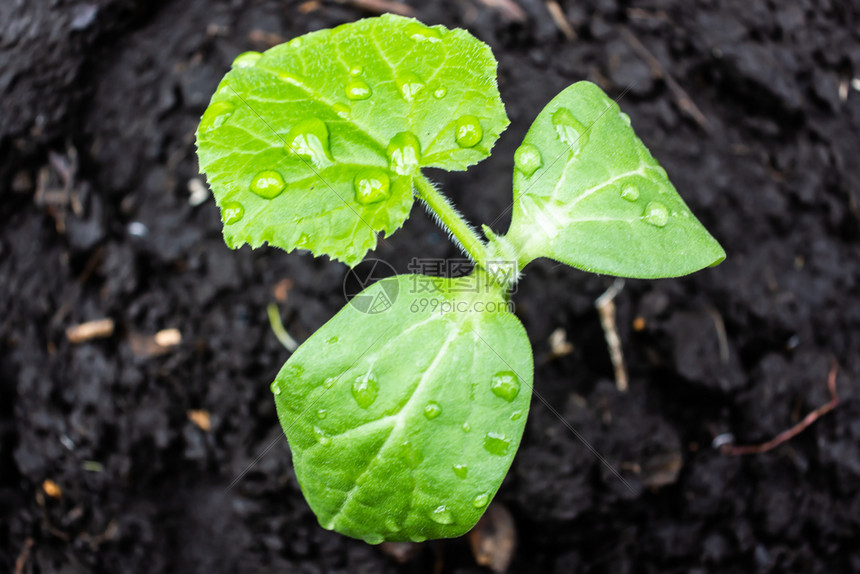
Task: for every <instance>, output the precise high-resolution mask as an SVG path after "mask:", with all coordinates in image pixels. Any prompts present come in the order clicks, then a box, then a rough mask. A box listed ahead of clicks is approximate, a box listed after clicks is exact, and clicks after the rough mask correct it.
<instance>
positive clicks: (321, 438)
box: [314, 427, 331, 445]
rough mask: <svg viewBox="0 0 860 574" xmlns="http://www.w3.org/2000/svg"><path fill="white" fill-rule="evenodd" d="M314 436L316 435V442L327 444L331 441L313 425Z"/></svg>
mask: <svg viewBox="0 0 860 574" xmlns="http://www.w3.org/2000/svg"><path fill="white" fill-rule="evenodd" d="M314 436H316V437H317V442H318V443H320V444H323V445H325V444H328V443H329V442H331V439H330V438H329V436H328V435H327V434H326V433H325V431H323V430H322V429H321V428H320V427H314Z"/></svg>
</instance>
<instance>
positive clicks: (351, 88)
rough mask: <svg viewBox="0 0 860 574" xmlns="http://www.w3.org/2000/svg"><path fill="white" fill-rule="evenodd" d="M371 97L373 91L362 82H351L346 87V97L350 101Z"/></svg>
mask: <svg viewBox="0 0 860 574" xmlns="http://www.w3.org/2000/svg"><path fill="white" fill-rule="evenodd" d="M372 95H373V90H372V89H371V88H370V86H369V85H368V83H367V82H365V81H364V80H353V81H351V82H350V83H348V84H347V85H346V97H347V98H349V99H350V100H366V99H367V98H369V97H370V96H372Z"/></svg>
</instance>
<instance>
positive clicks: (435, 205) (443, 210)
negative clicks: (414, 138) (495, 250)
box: [413, 175, 487, 267]
mask: <svg viewBox="0 0 860 574" xmlns="http://www.w3.org/2000/svg"><path fill="white" fill-rule="evenodd" d="M413 181H414V182H415V188H416V189H417V191H418V197H419V198H420V199H421V200H422V201H423V202H424V203H425V204H426V205H427V207H428V208H429V209H430V211H432V212H433V213H434V215H436V218H437V219H438V221H439V224H440V225H441V226H443V227H444V228H446V229H447V230H448V231H449V232H450V233H451V235H452V236H453V238H454V239H456V241H457V243H459V244H460V247H461V248H462V249H463V251H465V252H466V254H467V255H469V257H471V258H472V261H474V262H475V264H477V265H480V266H481V267H486V265H487V248H486V246H485V245H484V242H483V241H482V240H481V238H480V236H479V235H478V234H477V232H476V231H475V230H474V229H472V227H471V226H470V225H469V224H468V223H467V222H466V220H465V219H463V216H462V215H460V213H459V212H458V211H457V210H456V209H455V208H454V206H453V205H451V202H450V201H448V198H447V197H445V196H444V195H442V194H441V193H439V191H438V190H437V189H436V188H435V187H434V186H433V184H432V183H430V182H429V181H428V180H427V178H426V177H424V176H423V175H418V176H416V177H415V178H414V180H413Z"/></svg>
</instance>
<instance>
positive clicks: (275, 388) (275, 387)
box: [269, 381, 281, 396]
mask: <svg viewBox="0 0 860 574" xmlns="http://www.w3.org/2000/svg"><path fill="white" fill-rule="evenodd" d="M269 390H271V391H272V394H273V395H275V396H278V395H280V394H281V385H280V384H279V383H278V381H274V382H272V384H271V385H270V386H269Z"/></svg>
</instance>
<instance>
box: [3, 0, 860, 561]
mask: <svg viewBox="0 0 860 574" xmlns="http://www.w3.org/2000/svg"><path fill="white" fill-rule="evenodd" d="M489 4H495V5H497V6H502V8H504V7H507V10H504V9H499V8H491V7H488V6H487V5H489ZM559 5H560V7H561V11H562V12H563V13H564V15H565V16H566V18H567V20H568V22H569V24H570V26H571V30H572V31H573V33H574V34H575V36H576V38H575V39H568V38H566V37H565V35H564V33H563V32H562V31H561V30H560V28H559V26H558V25H557V24H556V23H555V21H554V20H553V18H552V16H551V13H550V12H549V10H548V9H547V7H546V5H545V3H543V2H539V1H538V0H517V1H516V2H513V1H511V2H498V3H492V2H481V1H477V0H474V1H467V0H460V1H454V0H450V1H444V2H433V3H431V2H417V1H412V2H409V3H408V5H406V6H407V7H411V8H410V10H411V12H412V13H413V14H414V15H416V16H417V17H419V18H421V19H422V20H424V21H425V22H428V23H432V24H436V23H442V24H445V25H447V26H463V27H467V28H469V29H470V30H471V31H472V32H473V33H474V34H475V35H477V36H478V37H479V38H481V39H482V40H484V41H486V42H488V43H489V44H490V45H491V46H492V48H493V50H494V52H495V54H496V56H497V57H498V59H499V61H500V79H499V83H500V90H501V93H502V97H503V99H504V101H505V102H506V105H507V109H508V114H509V116H510V118H511V120H512V125H511V127H510V128H509V130H508V131H507V132H506V133H505V134H504V135H503V137H502V139H501V140H500V141H499V143H498V144H497V146H496V150H495V154H494V156H493V158H491V159H490V160H487V161H485V162H483V163H482V164H480V165H478V166H476V167H475V168H473V169H471V170H469V172H467V173H459V174H434V175H436V176H437V179H438V180H439V181H440V182H442V184H443V185H444V189H445V190H446V192H447V193H449V194H450V195H451V196H452V197H453V198H454V200H455V201H456V202H457V204H458V205H459V206H461V208H462V211H463V212H464V213H465V214H466V215H467V217H468V218H469V219H470V220H471V221H476V222H482V221H483V222H487V221H493V220H494V219H495V218H496V217H497V216H498V215H499V214H500V213H502V212H503V211H504V209H505V207H507V205H508V203H509V201H510V174H511V170H512V164H513V161H512V154H513V150H514V149H515V148H516V146H517V144H518V143H519V141H520V140H521V138H522V136H523V135H524V133H525V131H526V129H527V128H528V126H529V124H530V122H531V121H532V120H533V118H534V116H535V115H536V114H537V112H538V111H539V110H540V109H541V107H542V106H543V105H544V104H545V103H546V102H548V101H549V100H550V99H551V98H552V97H553V96H554V95H555V94H556V93H557V92H558V91H560V90H561V89H562V88H564V87H565V86H567V85H568V84H570V83H572V82H574V81H577V80H581V79H589V80H592V81H595V82H597V83H598V84H600V85H601V86H602V87H603V88H604V89H605V90H607V92H608V93H610V94H611V95H613V96H614V97H620V98H621V99H620V104H621V106H622V109H624V110H625V111H626V112H627V113H628V114H629V115H630V116H631V117H632V119H633V125H634V127H635V128H636V130H637V132H638V133H639V134H640V136H641V137H642V139H643V140H644V141H645V142H646V144H647V145H648V146H649V147H650V149H651V150H652V152H653V153H654V155H655V156H656V157H657V158H658V159H659V160H660V161H661V162H662V163H663V165H664V166H665V167H666V169H667V171H668V172H669V175H670V177H671V178H672V179H673V181H674V182H675V184H676V186H677V188H678V189H679V191H680V193H681V194H682V195H683V197H684V198H685V200H686V201H687V202H688V204H689V205H690V207H691V208H692V209H693V211H694V212H695V213H696V214H697V215H698V216H699V217H700V219H701V220H702V221H703V223H704V224H705V225H706V226H707V227H708V228H709V229H710V230H711V231H712V232H713V234H714V235H715V236H716V237H717V238H718V239H719V240H720V241H721V242H722V244H723V246H724V247H725V249H726V251H727V252H728V259H727V260H726V262H725V263H723V264H722V265H720V266H719V267H717V268H714V269H709V270H706V271H703V272H701V273H698V274H695V275H693V276H691V277H687V278H682V279H674V280H662V281H632V280H631V281H627V282H626V286H625V288H624V290H623V291H622V292H621V294H620V295H619V296H618V298H617V299H616V303H617V306H618V312H617V320H618V327H619V331H620V337H621V341H622V344H623V349H624V353H625V358H626V361H627V367H628V370H629V373H630V390H629V392H627V393H626V394H622V393H619V392H618V391H617V390H616V388H615V385H614V382H613V370H612V365H611V362H610V359H609V354H608V352H607V350H606V346H605V343H604V338H603V333H602V331H601V327H600V322H599V319H598V316H597V313H596V311H595V309H594V300H595V299H596V298H597V296H599V295H600V293H602V292H603V291H604V290H605V289H606V288H607V286H609V285H610V284H611V283H612V279H611V278H607V277H598V276H593V275H588V274H586V273H582V272H579V271H575V270H572V269H569V268H566V267H563V266H557V265H554V264H553V263H551V262H547V261H543V262H538V263H536V264H534V265H533V266H531V267H529V269H527V273H526V276H525V278H524V280H523V281H522V282H521V284H520V288H519V291H518V293H517V294H516V296H515V302H516V306H517V314H518V315H519V317H520V318H521V319H522V321H523V323H524V324H525V326H526V329H527V330H528V332H529V335H530V337H531V339H532V343H533V346H534V349H535V359H536V372H535V381H536V384H535V390H536V392H537V393H539V394H540V395H541V396H542V397H543V398H545V399H546V402H547V403H548V404H549V405H552V407H553V409H555V410H556V411H557V412H558V413H559V414H560V415H561V417H559V416H556V414H555V413H554V412H552V411H551V410H550V409H549V408H548V407H547V405H546V404H544V403H543V402H541V401H540V400H538V399H535V401H534V403H533V406H532V413H531V417H530V420H529V422H528V425H527V428H526V433H525V437H524V441H523V445H522V448H521V450H520V452H519V454H518V455H517V458H516V460H515V461H514V464H513V467H512V470H511V472H510V474H509V475H508V477H507V479H506V480H505V482H504V484H503V486H502V488H501V490H500V492H499V494H498V496H497V498H496V502H495V503H496V504H500V505H504V506H505V507H506V508H507V509H508V510H510V512H511V514H512V516H513V519H514V524H515V525H516V529H517V532H518V535H517V549H516V552H515V554H514V558H513V562H512V563H511V565H510V571H511V572H560V573H561V572H613V573H621V572H753V571H755V572H852V571H853V572H860V544H858V542H860V495H858V491H860V400H859V399H860V394H858V389H857V385H858V380H860V379H858V377H860V352H858V351H860V208H858V202H860V171H858V169H857V157H858V155H857V154H858V150H860V91H858V90H860V81H858V80H856V79H855V80H854V83H853V87H852V79H854V78H857V77H860V4H858V3H857V2H856V1H853V0H797V1H791V2H777V1H767V2H766V1H762V0H743V1H741V0H699V1H696V2H693V1H684V2H681V1H670V0H642V1H629V2H628V1H620V0H588V1H581V2H572V1H567V2H564V1H561V2H559ZM511 7H513V8H518V10H516V9H514V10H512V9H511ZM368 15H371V14H370V13H368V12H366V11H363V10H360V9H357V8H354V7H352V6H351V5H350V3H349V2H344V3H335V2H321V3H320V2H304V3H298V2H274V1H251V0H231V1H208V0H186V1H168V2H161V3H158V2H145V1H143V0H98V1H96V0H92V1H91V2H81V1H77V0H67V1H64V2H48V1H46V0H40V1H36V2H32V1H27V0H6V1H5V2H3V3H0V98H2V99H0V198H2V208H0V222H2V224H0V517H2V518H1V519H0V571H3V572H24V573H45V574H47V573H54V572H57V573H59V572H62V573H67V574H68V573H76V572H99V573H101V572H104V573H114V572H129V573H134V572H147V573H148V572H182V573H193V572H207V573H219V572H237V571H241V572H306V573H317V572H350V573H352V572H458V573H465V572H481V571H485V570H484V569H483V568H482V567H480V566H478V565H476V563H475V561H474V558H473V557H472V555H471V552H470V550H469V545H468V543H467V541H465V540H464V539H460V540H451V541H440V542H434V543H426V544H424V545H422V546H421V547H420V548H418V549H417V555H416V556H415V557H414V558H412V559H411V560H410V561H408V562H406V563H405V564H399V563H398V562H397V561H395V559H394V558H392V557H391V556H390V555H388V554H386V553H385V552H384V551H383V550H382V549H381V548H380V547H373V546H368V545H366V544H364V543H362V542H359V541H355V540H351V539H347V538H344V537H341V536H339V535H337V534H334V533H331V532H327V531H325V530H323V529H322V528H320V527H319V526H318V525H317V523H316V521H315V519H314V517H313V515H312V514H311V512H310V511H309V510H308V508H307V506H306V504H305V503H304V501H303V499H302V497H301V494H300V492H299V489H298V486H297V483H296V480H295V476H294V474H293V472H292V470H291V466H290V460H289V451H288V449H287V446H286V444H285V441H282V440H277V439H278V437H280V436H281V430H280V428H279V426H278V424H277V420H276V416H275V410H274V404H273V401H272V400H271V396H270V394H269V390H268V382H269V381H271V380H272V378H273V377H274V375H275V373H276V372H277V370H278V368H279V367H280V365H281V364H282V363H283V362H284V361H285V359H286V358H287V356H288V353H287V352H286V351H285V350H284V348H283V347H282V346H281V345H280V344H279V343H278V342H277V340H276V339H275V338H274V336H273V335H272V333H271V331H270V328H269V324H268V321H267V319H266V306H267V304H268V303H269V302H271V301H273V300H274V295H273V290H274V289H275V288H276V287H277V286H279V285H280V290H281V291H283V290H284V288H285V287H286V286H287V284H284V283H282V281H283V280H284V279H289V280H290V282H291V283H290V284H289V287H290V288H289V290H288V296H287V299H286V302H284V303H282V304H281V310H282V312H283V314H284V317H285V325H286V327H287V329H288V330H289V332H290V333H291V334H292V335H293V336H294V337H296V338H297V339H299V340H303V339H305V338H306V337H307V336H308V335H309V334H310V333H312V332H313V331H314V330H315V329H316V328H318V327H319V326H320V325H322V324H323V323H324V322H325V321H326V320H327V319H328V318H329V317H330V316H332V315H333V314H334V313H335V312H336V311H337V310H338V309H339V308H340V307H341V305H342V304H343V295H342V281H343V278H344V275H345V272H346V270H345V268H344V267H343V266H342V265H340V264H335V263H331V262H329V261H328V260H324V259H321V260H314V259H312V258H311V257H309V256H307V255H304V256H302V255H297V254H292V255H289V256H287V255H286V254H284V253H283V252H281V251H278V250H276V249H261V250H258V251H257V252H252V251H251V250H249V249H247V248H243V249H241V250H239V251H238V252H232V251H230V250H228V249H227V248H226V247H225V246H224V243H223V241H222V239H221V237H220V229H219V228H220V222H219V217H218V213H217V209H216V208H215V206H214V205H213V203H212V202H211V201H206V202H204V203H202V204H200V205H192V203H194V202H190V201H189V199H191V198H192V197H193V194H192V191H193V190H194V187H195V185H196V184H195V183H191V185H190V187H189V182H193V180H194V178H197V177H198V175H197V167H196V160H195V157H194V146H193V132H194V130H195V128H196V125H197V121H198V118H199V116H200V114H201V113H202V111H203V109H204V107H205V105H206V103H207V101H208V98H209V95H210V94H211V93H212V92H213V91H214V88H215V86H216V85H217V82H218V81H219V79H220V77H221V76H222V75H223V74H224V72H225V71H226V70H227V68H228V66H229V63H230V61H231V60H232V58H233V57H234V56H235V55H236V54H238V53H239V52H242V51H244V50H248V49H265V48H266V47H268V45H270V44H271V43H273V42H277V41H279V39H287V38H290V37H293V36H297V35H300V34H302V33H305V32H307V31H311V30H316V29H320V28H324V27H329V26H332V25H335V24H338V23H342V22H346V21H351V20H354V19H357V18H359V17H363V16H368ZM691 103H692V104H693V105H694V106H695V109H697V110H698V113H697V112H696V111H695V110H694V109H693V107H691ZM506 224H507V223H506V220H505V218H503V219H502V220H501V221H500V222H499V223H498V224H496V228H497V230H498V231H503V230H504V229H505V226H506ZM416 254H421V255H423V256H434V257H446V256H456V255H457V253H456V250H455V249H454V248H453V247H451V245H450V244H449V243H448V242H447V240H446V238H445V236H444V235H443V234H442V233H440V232H439V231H438V229H436V228H435V227H434V225H433V222H432V221H430V220H429V219H428V218H427V217H426V216H425V215H424V213H423V211H422V210H421V209H420V208H417V207H416V208H415V209H414V211H413V216H412V218H411V219H410V221H409V222H408V224H407V226H406V228H405V229H404V230H402V231H400V232H398V233H397V234H396V235H394V236H393V237H392V238H391V240H389V241H387V242H386V243H385V246H384V247H382V248H380V250H379V251H378V252H377V253H376V256H378V257H381V258H384V259H386V260H388V261H390V262H392V264H393V265H394V266H395V267H397V268H398V269H400V270H404V269H405V268H406V264H407V263H408V261H409V259H410V258H411V257H412V256H413V255H416ZM100 318H111V319H113V321H114V323H115V329H114V332H113V334H112V335H111V336H109V337H107V338H103V339H98V340H92V341H89V342H86V343H81V344H76V345H75V344H72V343H70V341H69V340H68V338H67V336H66V328H67V327H69V326H72V325H76V324H79V323H83V322H86V321H90V320H93V319H100ZM170 328H176V329H178V330H179V331H180V333H181V335H182V341H181V343H180V344H179V345H177V346H174V347H170V348H169V349H166V352H164V351H165V349H161V348H157V347H153V346H152V342H151V341H150V340H149V337H151V336H153V335H154V334H155V333H157V332H159V331H161V330H163V329H170ZM556 329H564V330H565V331H566V333H567V339H568V341H569V342H570V343H571V344H572V351H571V352H570V353H568V354H566V355H564V356H561V357H554V356H553V354H552V353H551V348H550V344H549V341H548V339H549V336H550V334H551V333H552V332H553V331H555V330H556ZM832 361H835V362H836V364H838V366H839V371H838V376H837V380H836V383H837V390H838V393H839V396H840V399H841V402H840V404H839V405H838V406H837V408H836V409H835V410H833V411H832V412H830V413H829V414H827V415H825V416H824V417H823V418H822V419H821V420H819V421H818V422H816V423H815V424H814V425H812V426H811V427H810V428H809V429H807V430H806V431H805V432H803V433H802V434H800V435H799V436H798V437H796V438H795V439H794V440H792V441H791V442H789V443H787V444H784V445H782V446H780V447H778V448H776V449H774V450H772V451H770V452H768V453H765V454H760V455H754V456H747V457H729V456H725V455H723V454H721V453H720V452H719V451H718V450H715V449H714V448H712V446H711V445H712V441H713V440H714V438H715V437H718V436H720V435H724V434H725V433H732V434H733V435H734V436H735V437H736V439H737V441H738V442H739V443H756V442H761V441H765V440H767V439H769V438H771V437H772V436H774V435H776V434H777V433H779V432H781V431H782V430H785V429H787V428H789V427H790V426H792V425H793V424H795V423H797V422H798V421H799V420H800V419H801V418H802V417H803V416H805V414H806V413H807V412H809V411H811V410H813V409H814V408H816V407H818V406H819V405H822V404H824V403H826V402H827V401H828V400H829V395H828V392H827V386H826V380H827V375H828V372H829V370H830V368H831V364H832ZM189 411H205V413H207V414H208V421H203V420H202V419H201V418H200V417H199V416H198V417H197V418H196V419H195V420H197V422H194V420H192V418H193V417H189ZM198 415H199V413H198ZM204 416H205V415H204ZM206 422H208V425H207V424H206ZM207 426H208V430H207ZM571 429H575V431H576V433H578V435H579V436H577V434H575V433H574V432H572V430H571ZM584 441H587V442H588V444H590V445H591V446H592V447H593V448H594V450H596V451H597V452H599V453H600V455H601V456H602V457H603V458H604V459H605V464H604V462H603V461H601V460H600V459H599V458H597V457H596V456H595V455H594V454H593V453H592V452H591V450H589V448H588V447H587V446H586V445H585V444H584ZM273 442H274V447H272V448H271V449H270V450H269V449H268V447H269V445H270V444H272V443H273ZM249 465H250V466H251V468H250V471H248V472H247V473H246V474H244V475H243V477H242V480H241V481H239V482H238V483H237V484H236V485H235V486H233V488H231V489H229V490H228V489H227V487H228V486H229V485H230V484H231V482H232V481H233V480H234V478H235V477H237V476H239V475H240V474H241V473H242V472H243V471H244V470H245V469H246V468H248V467H249ZM610 467H611V468H612V469H616V470H617V471H618V473H620V475H621V476H622V477H623V479H624V481H626V483H627V484H628V485H629V486H630V488H628V487H627V486H625V482H624V481H622V480H620V479H619V478H618V476H616V475H615V474H614V473H613V471H612V470H610ZM46 480H49V481H52V482H51V483H46V482H45V481H46ZM53 485H56V487H57V489H54V488H53ZM50 494H53V495H54V496H50Z"/></svg>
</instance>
